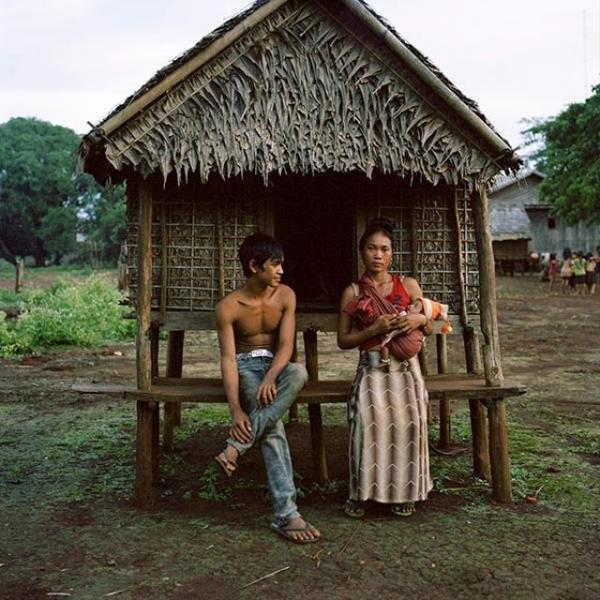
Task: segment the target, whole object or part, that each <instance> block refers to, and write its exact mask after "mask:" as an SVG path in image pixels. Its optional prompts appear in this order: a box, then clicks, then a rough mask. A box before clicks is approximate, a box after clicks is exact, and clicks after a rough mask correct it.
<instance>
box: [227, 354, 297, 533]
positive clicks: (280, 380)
mask: <svg viewBox="0 0 600 600" xmlns="http://www.w3.org/2000/svg"><path fill="white" fill-rule="evenodd" d="M236 360H237V365H238V374H239V382H240V383H239V390H240V404H241V406H242V409H243V410H244V412H246V414H247V415H248V417H249V418H250V421H251V422H252V441H250V442H247V443H242V442H238V441H237V440H236V439H234V438H231V437H230V438H229V439H228V440H227V444H228V445H230V446H233V447H234V448H235V449H236V450H237V451H238V452H239V453H240V456H241V455H242V454H244V453H245V452H247V451H248V450H250V448H252V446H254V445H255V444H259V445H260V450H261V452H262V455H263V460H264V461H265V468H266V471H267V478H268V482H269V491H270V492H271V498H272V502H273V514H274V522H275V523H276V524H277V525H285V524H286V523H287V522H288V521H289V520H290V519H293V518H295V517H298V516H299V513H298V506H297V505H296V486H295V485H294V469H293V467H292V458H291V456H290V449H289V447H288V442H287V438H286V437H285V429H284V427H283V423H282V422H281V418H282V417H283V416H284V415H285V413H286V412H287V411H288V410H289V408H290V406H292V404H293V403H294V400H295V399H296V396H297V395H298V392H299V391H300V390H301V389H302V388H303V387H304V385H305V384H306V381H307V379H308V374H307V372H306V369H305V368H304V366H303V365H301V364H298V363H288V365H287V366H286V367H285V369H284V370H283V371H282V372H281V373H280V374H279V376H278V377H277V382H276V385H277V396H276V397H275V400H274V402H273V404H271V405H270V406H266V407H264V408H259V407H257V405H256V392H257V391H258V387H259V386H260V384H261V382H262V380H263V379H264V376H265V375H266V373H267V371H268V370H269V368H270V367H271V362H272V360H273V359H272V358H269V357H266V356H261V357H251V356H249V355H248V354H238V355H237V356H236Z"/></svg>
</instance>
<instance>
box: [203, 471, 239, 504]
mask: <svg viewBox="0 0 600 600" xmlns="http://www.w3.org/2000/svg"><path fill="white" fill-rule="evenodd" d="M220 479H221V475H220V474H219V473H218V472H217V470H216V468H215V467H212V466H210V467H207V468H206V469H205V471H204V473H203V474H202V477H200V491H199V492H198V498H200V500H205V501H206V502H222V501H223V500H227V499H228V498H229V497H230V496H231V490H230V489H229V488H224V489H219V483H220Z"/></svg>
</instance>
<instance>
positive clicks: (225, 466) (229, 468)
mask: <svg viewBox="0 0 600 600" xmlns="http://www.w3.org/2000/svg"><path fill="white" fill-rule="evenodd" d="M215 461H216V463H217V464H218V465H219V467H221V470H222V471H223V473H224V474H225V477H227V479H230V478H231V476H232V475H233V474H234V473H235V472H236V471H237V468H238V464H237V462H236V461H235V460H229V459H228V458H227V457H226V456H225V454H224V453H223V452H221V453H220V454H217V456H215Z"/></svg>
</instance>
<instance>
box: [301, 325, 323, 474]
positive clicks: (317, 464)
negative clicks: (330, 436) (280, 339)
mask: <svg viewBox="0 0 600 600" xmlns="http://www.w3.org/2000/svg"><path fill="white" fill-rule="evenodd" d="M304 355H305V358H306V370H307V371H308V380H309V381H318V380H319V349H318V346H317V332H316V331H312V330H310V329H308V330H306V331H305V332H304ZM308 416H309V419H310V438H311V442H312V455H313V466H314V470H315V474H316V478H317V481H318V482H319V483H321V484H322V483H325V482H326V481H327V480H328V479H329V476H328V473H327V455H326V453H325V441H324V439H323V417H322V415H321V405H320V404H309V405H308Z"/></svg>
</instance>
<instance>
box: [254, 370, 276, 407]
mask: <svg viewBox="0 0 600 600" xmlns="http://www.w3.org/2000/svg"><path fill="white" fill-rule="evenodd" d="M275 379H276V378H275V377H273V376H271V375H269V373H267V374H266V375H265V378H264V379H263V380H262V382H261V384H260V385H259V386H258V391H257V392H256V404H257V406H258V407H259V408H265V407H266V406H271V404H273V402H274V401H275V398H276V396H277V385H276V382H275Z"/></svg>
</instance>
